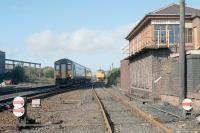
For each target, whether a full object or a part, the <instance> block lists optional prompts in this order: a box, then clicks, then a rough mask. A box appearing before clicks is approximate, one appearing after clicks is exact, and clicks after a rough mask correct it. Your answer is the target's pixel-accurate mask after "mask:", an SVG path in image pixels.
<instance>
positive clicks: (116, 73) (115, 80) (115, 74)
mask: <svg viewBox="0 0 200 133" xmlns="http://www.w3.org/2000/svg"><path fill="white" fill-rule="evenodd" d="M106 77H107V85H118V84H119V82H120V81H119V80H120V69H119V68H114V69H113V70H112V71H110V72H108V74H107V76H106Z"/></svg>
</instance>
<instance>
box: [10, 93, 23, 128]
mask: <svg viewBox="0 0 200 133" xmlns="http://www.w3.org/2000/svg"><path fill="white" fill-rule="evenodd" d="M13 106H14V108H13V114H14V115H15V116H16V117H18V118H19V123H18V125H17V126H18V127H21V125H22V126H26V98H25V99H24V98H23V97H16V98H14V100H13Z"/></svg>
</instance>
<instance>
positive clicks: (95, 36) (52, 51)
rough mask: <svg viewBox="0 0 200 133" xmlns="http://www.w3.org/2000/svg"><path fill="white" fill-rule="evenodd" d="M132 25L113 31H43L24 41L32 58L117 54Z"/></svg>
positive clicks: (84, 29)
mask: <svg viewBox="0 0 200 133" xmlns="http://www.w3.org/2000/svg"><path fill="white" fill-rule="evenodd" d="M132 26H133V25H124V26H120V27H117V28H115V29H113V30H98V29H90V28H81V29H79V30H77V31H74V32H62V33H53V32H52V31H44V32H39V33H35V34H33V35H31V36H29V37H28V38H27V40H26V43H27V45H28V52H29V53H30V54H31V56H32V57H42V58H43V57H53V56H56V55H57V54H58V53H59V55H65V56H66V53H67V54H72V53H73V54H74V53H76V54H79V55H91V54H105V53H108V52H109V53H110V52H112V53H118V54H119V52H121V48H122V46H123V45H124V44H127V42H126V40H125V39H124V38H125V36H126V35H127V34H128V32H129V31H130V30H131V29H132Z"/></svg>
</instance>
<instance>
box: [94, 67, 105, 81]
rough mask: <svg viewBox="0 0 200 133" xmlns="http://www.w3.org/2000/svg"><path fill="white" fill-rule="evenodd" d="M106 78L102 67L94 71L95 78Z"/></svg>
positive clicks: (100, 79) (98, 79)
mask: <svg viewBox="0 0 200 133" xmlns="http://www.w3.org/2000/svg"><path fill="white" fill-rule="evenodd" d="M105 79H106V74H105V71H104V70H102V69H99V70H97V72H96V80H97V81H99V82H102V81H104V80H105Z"/></svg>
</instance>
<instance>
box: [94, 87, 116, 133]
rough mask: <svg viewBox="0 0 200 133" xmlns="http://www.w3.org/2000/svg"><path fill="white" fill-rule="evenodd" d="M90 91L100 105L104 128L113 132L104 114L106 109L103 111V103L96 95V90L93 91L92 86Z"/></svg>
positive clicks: (109, 132) (110, 132)
mask: <svg viewBox="0 0 200 133" xmlns="http://www.w3.org/2000/svg"><path fill="white" fill-rule="evenodd" d="M92 91H93V94H94V96H95V98H96V100H97V102H98V104H99V106H100V109H101V113H102V115H103V118H104V122H105V125H106V128H107V131H108V133H113V130H112V128H111V124H110V121H109V119H108V116H107V115H106V111H105V107H104V105H103V103H102V102H101V100H100V98H99V97H98V95H97V92H96V91H95V89H94V88H93V87H92Z"/></svg>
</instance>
